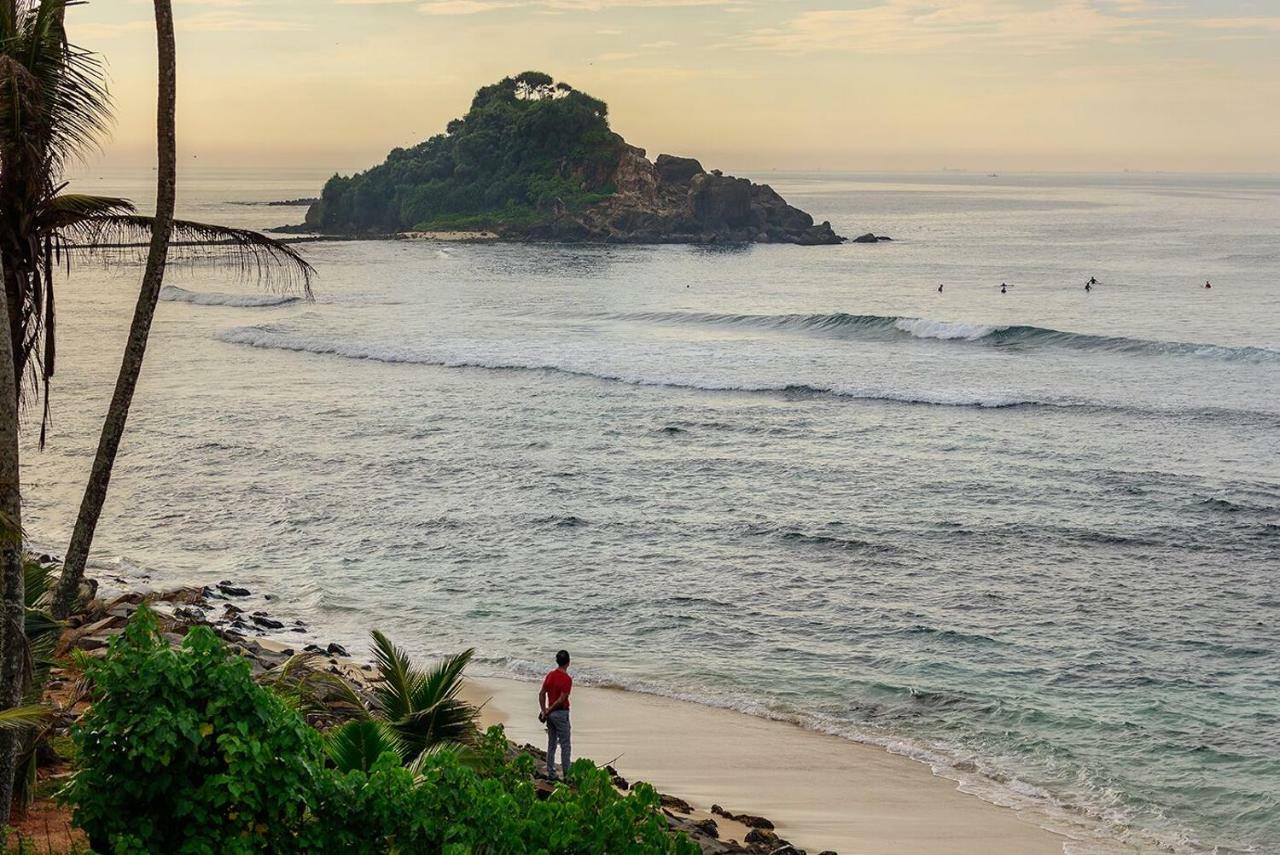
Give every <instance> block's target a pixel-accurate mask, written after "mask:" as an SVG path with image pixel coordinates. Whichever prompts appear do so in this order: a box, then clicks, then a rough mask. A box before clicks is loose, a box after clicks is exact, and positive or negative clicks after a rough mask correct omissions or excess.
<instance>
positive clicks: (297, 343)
mask: <svg viewBox="0 0 1280 855" xmlns="http://www.w3.org/2000/svg"><path fill="white" fill-rule="evenodd" d="M217 338H218V340H219V341H224V342H227V343H229V344H243V345H248V346H249V347H257V348H263V349H267V350H290V351H295V352H298V353H315V354H322V355H331V356H341V357H344V358H347V359H365V360H368V361H370V362H385V363H390V364H409V365H435V366H441V367H444V368H475V369H485V370H490V371H540V372H552V373H556V374H563V375H568V376H573V377H586V378H591V379H596V380H606V381H610V382H616V383H627V384H630V385H633V386H658V387H666V388H674V389H693V390H700V391H706V392H762V393H773V394H781V395H786V396H788V397H792V398H806V397H835V398H849V399H857V400H867V401H894V402H899V403H906V404H931V405H935V406H947V407H977V408H984V409H986V408H996V409H1002V408H1007V407H1024V406H1054V407H1078V406H1091V405H1093V402H1090V401H1083V400H1074V399H1070V398H1065V397H1064V398H1061V399H1055V400H1038V399H1034V398H1028V397H1022V396H1018V395H1000V394H985V393H972V392H941V391H918V390H899V389H892V388H882V387H874V386H868V387H858V386H852V385H842V384H834V385H830V386H827V385H810V384H808V383H750V382H745V383H735V382H721V381H715V380H710V379H704V378H697V377H689V376H669V377H654V376H646V375H644V374H639V373H636V374H632V373H625V372H617V373H613V372H608V371H598V370H586V369H582V368H575V367H573V366H569V365H559V364H556V363H555V362H553V361H547V362H517V361H508V360H502V359H495V360H484V359H476V358H454V357H450V356H448V355H446V354H442V353H432V352H426V351H418V350H413V349H411V348H405V347H393V346H386V345H377V344H371V343H365V342H358V341H344V340H341V339H336V338H324V337H319V336H303V335H295V334H290V333H287V332H282V331H280V330H278V329H273V328H272V327H270V326H249V327H235V328H233V329H229V330H225V331H223V332H220V333H218V334H217Z"/></svg>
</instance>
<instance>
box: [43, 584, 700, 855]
mask: <svg viewBox="0 0 1280 855" xmlns="http://www.w3.org/2000/svg"><path fill="white" fill-rule="evenodd" d="M376 638H378V639H379V641H380V644H381V646H380V649H379V656H380V658H382V659H384V660H385V661H383V662H382V665H383V667H384V669H386V670H387V672H388V680H387V682H388V683H394V684H395V685H394V686H384V687H383V690H382V691H383V692H384V693H387V692H391V693H394V694H393V695H389V696H386V697H385V698H384V699H383V701H382V703H383V705H384V706H385V708H386V709H387V710H388V711H392V712H397V713H400V714H402V718H403V717H404V716H410V717H411V716H412V712H413V707H412V704H411V699H412V698H413V697H414V696H416V695H420V694H421V693H422V692H424V691H425V689H423V685H426V684H431V683H432V682H433V681H435V682H436V683H437V684H438V686H448V685H452V684H453V683H454V682H455V680H454V677H456V675H458V674H460V673H461V668H462V667H463V666H465V664H466V661H465V660H466V657H465V656H464V657H455V658H454V659H453V660H446V661H445V662H444V663H442V664H441V665H440V666H438V667H437V668H435V669H433V670H432V671H428V672H419V671H417V670H416V669H414V668H413V667H412V666H411V665H409V664H408V660H407V659H405V658H404V656H403V653H401V652H400V651H398V650H396V649H395V648H394V647H393V646H392V645H390V644H389V643H388V642H386V640H385V638H382V637H381V636H376ZM457 660H461V661H457ZM88 676H89V677H90V678H91V679H92V680H93V682H94V686H95V689H96V693H97V699H96V702H95V704H94V706H93V708H92V710H91V711H90V712H89V713H87V714H86V715H85V717H84V719H83V720H82V721H81V723H80V725H78V726H77V727H76V728H75V730H74V732H73V737H74V739H75V743H76V748H77V751H78V755H77V756H78V760H79V763H80V769H79V771H78V772H77V774H76V776H75V778H74V779H73V781H72V783H71V784H70V785H69V786H68V788H67V790H66V791H65V793H64V797H65V798H66V799H68V800H69V801H71V802H72V803H73V804H74V805H75V822H76V824H77V825H79V826H80V827H81V828H83V829H84V830H85V831H86V832H87V833H88V835H89V839H90V843H91V845H92V846H93V848H94V849H95V850H96V851H99V852H104V853H105V852H115V853H141V852H176V853H214V852H218V853H222V852H229V853H246V852H255V851H278V852H344V853H347V852H350V853H377V855H382V853H387V855H390V853H400V852H438V853H456V855H463V853H473V852H491V853H510V855H523V853H528V855H535V854H536V855H576V853H588V852H591V853H594V852H608V853H612V855H650V853H657V855H663V853H667V854H668V855H697V853H699V851H700V850H699V848H698V846H697V844H695V843H693V842H691V841H689V840H688V839H687V838H685V837H684V836H673V835H671V834H670V833H669V832H668V830H667V825H666V820H665V818H664V817H663V815H662V812H661V809H660V805H659V799H658V795H657V793H656V792H655V791H654V790H653V788H651V787H648V786H646V785H644V784H637V785H636V786H635V787H634V788H633V790H632V791H631V792H629V793H628V794H627V795H625V796H624V795H621V794H619V793H618V792H617V791H616V790H615V789H614V788H613V786H612V785H611V783H610V779H609V776H608V775H607V774H606V773H605V772H604V771H603V770H601V769H597V768H596V767H595V766H593V765H592V764H591V762H590V761H587V760H579V761H577V762H576V763H574V765H573V768H572V770H571V773H570V777H571V780H572V781H573V786H572V787H566V786H563V785H561V786H558V787H556V789H555V791H554V792H553V793H551V795H550V796H549V797H548V798H546V799H539V798H538V795H537V793H536V791H535V789H534V786H533V782H532V779H533V769H534V761H533V758H532V757H530V756H529V755H528V754H524V753H516V754H514V755H513V753H512V752H511V750H510V746H509V743H508V741H507V739H506V737H505V735H504V733H503V731H502V728H501V727H494V728H491V729H490V730H489V731H488V732H487V733H485V734H484V735H482V736H478V737H476V738H474V739H472V740H471V744H470V745H469V746H467V747H466V748H465V749H463V748H461V747H460V746H458V745H457V743H453V742H437V743H433V744H432V745H431V746H430V747H428V748H427V749H425V750H422V751H420V752H419V753H418V754H417V755H416V759H415V760H414V762H413V763H411V764H410V765H408V766H406V765H404V758H403V751H402V745H401V738H400V736H399V734H398V733H397V732H396V731H395V729H394V726H393V724H392V723H391V722H389V721H379V720H372V719H360V720H356V721H352V722H348V723H347V724H345V725H343V726H342V727H340V728H338V729H337V730H335V731H334V732H333V733H331V734H330V736H329V738H328V739H327V740H326V742H325V748H326V749H327V750H322V747H321V739H320V738H319V735H318V734H317V733H316V732H315V731H313V730H311V729H310V728H309V727H308V726H307V725H306V724H305V723H304V722H303V720H302V718H301V716H300V715H299V713H298V712H297V711H295V710H294V709H293V708H291V707H290V706H288V705H287V704H286V703H285V702H284V701H283V700H281V699H280V698H278V697H276V696H275V695H273V694H272V693H271V692H269V691H268V690H266V689H264V688H262V687H261V686H259V685H257V684H256V683H255V682H254V681H253V680H252V678H251V677H250V674H249V666H248V663H247V662H246V661H244V660H243V659H240V658H237V657H233V656H231V655H230V654H229V653H228V651H227V650H226V648H225V647H224V646H223V645H222V644H221V643H220V642H219V641H218V640H217V639H216V638H215V637H214V636H213V635H212V633H210V632H209V631H207V630H206V629H204V628H202V627H197V628H194V629H192V630H191V632H190V634H189V635H188V636H187V638H186V639H185V641H184V642H183V644H182V646H181V648H179V649H177V650H173V649H171V648H170V647H169V645H168V644H167V643H165V641H164V640H163V639H162V638H161V637H160V636H159V634H158V632H157V629H156V620H155V616H154V614H152V613H151V612H150V611H148V610H147V609H146V608H142V609H139V610H138V613H137V614H136V615H135V616H134V618H133V620H132V621H131V622H130V624H129V626H128V628H127V629H126V631H125V633H124V635H122V636H121V637H119V638H117V639H114V640H113V641H112V642H111V645H110V647H109V649H108V652H107V655H106V657H105V658H104V659H102V660H101V661H100V662H94V663H91V664H90V665H89V666H88ZM440 694H441V693H440V692H438V691H437V692H436V695H437V696H439V695H440ZM444 694H445V695H447V692H446V693H444ZM401 702H405V703H403V705H402V706H401V707H397V706H396V704H400V703H401ZM326 760H328V763H326Z"/></svg>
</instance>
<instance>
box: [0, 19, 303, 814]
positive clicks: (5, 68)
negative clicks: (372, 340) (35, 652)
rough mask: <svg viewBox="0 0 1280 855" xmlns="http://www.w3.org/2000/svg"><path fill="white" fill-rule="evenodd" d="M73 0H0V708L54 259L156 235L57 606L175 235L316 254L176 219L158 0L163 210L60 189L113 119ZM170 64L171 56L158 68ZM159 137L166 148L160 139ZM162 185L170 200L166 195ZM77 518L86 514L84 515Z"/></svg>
mask: <svg viewBox="0 0 1280 855" xmlns="http://www.w3.org/2000/svg"><path fill="white" fill-rule="evenodd" d="M78 3H79V0H0V273H2V274H3V286H4V287H3V288H2V289H0V292H2V293H0V318H7V319H8V322H9V324H8V327H9V328H8V333H9V334H8V335H3V334H2V333H0V587H2V591H0V620H2V621H3V625H0V644H2V645H3V647H2V649H0V710H4V709H6V708H10V707H13V706H15V705H17V704H18V703H19V700H20V699H21V697H22V694H23V682H24V681H23V679H22V665H23V662H24V659H25V657H26V655H27V652H26V640H25V638H24V637H23V631H22V620H21V616H22V603H23V600H24V592H23V580H22V570H21V568H22V554H21V553H22V516H21V483H20V480H19V466H18V463H19V456H18V429H19V424H20V417H21V413H22V410H23V408H24V405H25V403H27V399H28V398H29V397H30V396H31V393H32V392H34V393H35V394H36V396H37V397H43V403H44V408H43V411H42V416H41V420H40V442H41V444H42V445H43V443H44V440H45V427H46V425H47V416H48V412H49V383H50V379H51V378H52V377H53V373H54V367H55V357H56V348H55V344H56V340H55V328H56V318H55V300H54V281H55V280H54V272H55V269H56V267H57V266H58V265H60V264H65V265H67V266H68V268H69V266H70V261H71V259H72V258H73V257H74V256H75V255H77V254H79V253H85V252H88V253H92V252H95V251H104V250H108V249H110V250H118V249H121V248H122V247H123V248H124V249H126V250H127V249H129V248H130V247H133V246H136V245H137V241H139V240H140V239H143V238H150V240H151V244H150V247H149V251H148V255H147V267H146V272H145V274H144V281H143V289H142V294H141V295H140V298H139V302H138V309H137V311H136V312H135V317H134V322H133V326H132V328H131V331H130V336H129V342H128V345H127V347H126V352H125V358H124V361H123V364H122V365H121V372H120V380H119V381H118V382H117V386H116V394H115V396H114V397H113V399H112V407H111V411H110V412H109V414H108V418H107V424H106V425H104V428H103V436H102V442H101V443H100V447H99V454H98V457H97V459H95V463H94V469H93V477H92V479H91V481H90V484H89V486H88V488H87V490H86V498H85V502H84V505H83V506H82V508H81V514H80V520H78V522H77V526H76V535H75V537H74V538H73V543H72V546H73V547H74V549H73V550H70V551H71V552H72V553H73V555H75V556H80V557H79V558H76V559H75V560H73V561H71V562H68V566H67V568H66V571H65V572H64V574H63V579H62V582H61V584H60V585H59V588H58V595H57V596H56V597H55V602H54V611H55V614H66V613H67V611H68V610H69V608H70V604H71V603H73V602H74V599H75V595H76V593H77V592H78V589H79V584H80V579H81V576H82V575H83V570H84V558H85V557H87V555H88V551H89V542H90V541H91V539H92V536H93V530H94V527H95V525H96V522H97V516H98V513H99V512H100V511H101V508H102V502H103V501H104V500H105V497H106V488H107V483H108V481H109V479H110V473H111V465H112V463H113V462H114V457H115V451H116V449H117V448H118V446H119V441H120V436H121V434H122V432H123V430H124V425H125V420H126V418H127V416H128V408H129V404H130V403H131V400H132V395H133V389H134V387H135V386H136V382H137V376H138V372H139V371H140V370H141V364H142V355H143V353H144V351H145V347H146V338H147V332H148V331H149V329H150V323H151V318H152V317H153V315H154V311H155V303H156V299H157V296H158V292H159V288H160V279H161V277H162V276H163V272H164V266H165V262H166V260H167V255H168V246H169V241H170V239H171V238H176V239H177V240H178V241H181V243H182V244H184V245H197V246H203V247H210V246H217V247H218V250H219V251H229V252H230V256H231V258H232V259H233V260H234V262H235V263H238V265H239V268H240V271H241V272H242V273H248V274H251V275H256V276H257V277H258V278H259V279H265V278H269V277H270V276H271V275H272V273H273V272H275V271H276V270H282V271H283V272H284V275H285V277H286V284H294V283H296V282H297V281H299V280H300V281H301V283H302V286H303V289H304V291H306V293H307V294H308V295H309V294H310V287H309V285H310V274H311V268H310V267H309V266H308V265H307V264H306V262H305V261H303V260H302V258H301V257H300V256H299V255H298V254H297V253H296V252H295V251H294V250H292V249H291V248H289V247H287V246H284V245H282V244H279V243H277V242H275V241H272V240H270V239H268V238H266V237H263V236H262V235H259V234H256V233H254V232H249V231H245V230H239V229H225V228H222V227H218V226H211V225H207V224H202V223H191V222H185V221H174V220H173V219H172V212H173V202H172V197H173V194H174V190H175V184H176V180H175V179H174V177H173V168H172V164H173V158H174V154H173V139H174V130H173V127H174V115H173V112H174V110H173V105H174V101H175V90H176V78H175V75H174V73H173V66H174V64H175V63H174V62H173V53H174V46H173V35H172V29H173V27H172V13H171V10H170V6H169V3H168V0H156V19H157V35H158V40H159V47H160V68H161V75H160V79H161V85H160V96H159V101H160V105H159V110H158V125H159V127H158V131H159V139H160V148H161V152H160V162H161V165H162V167H163V165H164V164H165V161H166V158H167V159H168V161H169V164H170V168H169V170H168V175H169V177H168V178H167V179H166V177H165V175H166V170H165V169H164V168H162V169H161V177H160V187H159V194H158V200H157V209H158V210H157V213H158V215H163V216H158V217H157V218H154V219H153V218H150V217H143V216H139V215H138V214H137V213H136V212H135V210H134V208H133V206H132V204H130V203H129V201H128V200H126V199H117V198H109V197H100V196H88V195H84V194H72V193H66V192H64V191H65V190H66V184H65V182H62V181H61V175H62V174H63V169H64V167H65V165H66V164H67V163H68V162H69V161H70V160H72V159H74V158H75V157H77V156H80V155H82V154H84V153H85V152H87V151H88V150H91V149H93V148H94V147H95V146H96V144H97V142H98V140H99V139H100V138H101V135H102V133H103V131H104V130H105V128H106V126H107V123H108V122H109V119H110V101H109V98H108V95H107V89H106V86H105V83H104V77H103V68H102V64H101V61H100V59H99V58H98V57H97V56H96V55H95V54H93V53H91V52H89V51H86V50H83V49H81V48H79V47H76V46H75V45H72V44H71V43H70V42H69V41H68V39H67V35H66V30H65V27H64V23H65V17H66V10H67V8H68V7H69V6H74V5H78ZM166 65H167V66H168V70H167V71H166ZM166 146H167V151H166ZM166 184H167V192H168V194H169V202H168V203H167V208H168V212H167V214H165V210H164V209H165V207H166V203H165V202H164V199H163V196H164V194H165V192H166ZM82 523H83V524H82ZM15 747H16V745H15V740H14V736H13V732H12V731H5V730H0V822H3V821H4V820H7V818H8V814H9V805H10V802H11V796H12V784H13V766H14V762H15Z"/></svg>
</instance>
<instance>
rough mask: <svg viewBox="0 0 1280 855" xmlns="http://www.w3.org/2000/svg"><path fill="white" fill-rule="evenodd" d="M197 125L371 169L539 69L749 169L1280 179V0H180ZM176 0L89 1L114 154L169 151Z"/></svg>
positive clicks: (270, 162) (115, 157)
mask: <svg viewBox="0 0 1280 855" xmlns="http://www.w3.org/2000/svg"><path fill="white" fill-rule="evenodd" d="M174 5H175V13H176V17H177V22H178V23H177V26H178V34H177V35H178V55H179V80H178V83H179V144H180V147H181V149H182V153H183V156H184V157H186V158H191V159H192V160H198V161H199V162H200V163H201V164H208V165H213V166H237V165H238V166H286V165H290V166H298V167H307V168H317V169H325V170H328V169H332V170H334V171H343V172H346V171H350V170H352V169H358V168H364V167H367V166H370V165H373V164H375V163H378V162H380V161H381V160H382V159H383V157H384V156H385V155H386V153H387V151H389V150H390V149H391V148H393V147H396V146H405V145H412V144H414V143H417V142H420V141H421V140H423V139H426V138H427V137H429V136H431V135H432V134H435V133H438V132H440V131H442V130H443V129H444V126H445V124H446V123H447V122H448V121H449V120H450V119H452V118H454V117H457V116H460V115H462V114H463V113H464V112H465V111H466V109H467V105H468V104H469V102H470V100H471V96H472V94H473V93H474V92H475V90H476V89H477V88H479V87H480V86H483V85H486V84H488V83H492V82H494V81H496V80H499V79H501V78H502V77H505V76H507V75H510V74H516V73H519V72H521V71H526V70H531V69H532V70H538V71H544V72H546V73H548V74H550V75H552V76H553V77H555V78H556V79H557V80H563V81H565V82H568V83H570V84H571V85H573V86H575V87H576V88H578V89H582V90H584V91H586V92H589V93H590V94H592V95H594V96H596V97H598V98H601V99H603V100H605V101H607V102H608V103H609V106H610V120H611V123H612V125H613V128H614V130H616V131H618V132H619V133H621V134H622V135H623V136H624V137H626V139H627V141H628V142H630V143H632V144H634V145H638V146H641V147H643V148H645V149H646V150H647V151H648V153H649V155H650V156H651V157H652V156H656V155H657V154H658V153H659V152H669V153H673V154H680V155H688V156H694V157H698V158H699V159H701V160H702V162H703V164H704V165H705V166H707V167H708V168H712V167H721V168H725V169H729V170H732V169H739V170H748V169H749V170H754V171H759V170H769V169H779V170H832V171H837V170H839V171H895V170H907V171H932V170H939V169H972V170H1006V171H1119V170H1125V169H1132V170H1152V171H1154V170H1164V171H1192V172H1273V173H1277V172H1280V145H1277V142H1278V141H1280V0H844V2H841V0H174ZM151 9H152V6H151V2H150V0H91V2H90V3H88V4H87V5H84V6H78V7H74V8H72V9H71V10H70V12H69V13H68V21H67V25H68V32H69V34H70V37H71V39H72V41H73V42H75V43H76V44H78V45H80V46H82V47H85V48H89V49H92V50H95V51H97V52H100V53H101V54H102V55H103V56H104V57H105V59H106V61H107V65H108V68H109V74H110V84H111V90H112V93H113V96H114V99H115V104H116V113H117V123H116V127H115V129H114V131H113V134H112V138H111V140H110V141H109V142H108V143H107V145H106V147H105V152H106V153H105V155H104V162H103V163H104V165H126V164H131V163H139V164H140V163H145V162H148V161H149V160H150V159H151V158H152V154H151V152H152V151H153V150H154V130H153V129H154V110H155V106H154V104H155V94H154V87H155V59H154V54H155V48H154V24H153V20H152V18H151V17H150V16H151Z"/></svg>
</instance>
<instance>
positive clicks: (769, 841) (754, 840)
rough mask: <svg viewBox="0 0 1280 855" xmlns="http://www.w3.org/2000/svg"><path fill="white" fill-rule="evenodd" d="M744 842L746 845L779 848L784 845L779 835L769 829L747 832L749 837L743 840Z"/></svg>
mask: <svg viewBox="0 0 1280 855" xmlns="http://www.w3.org/2000/svg"><path fill="white" fill-rule="evenodd" d="M742 840H743V842H745V843H750V844H755V845H764V846H769V847H773V846H778V845H780V844H781V843H782V841H781V840H780V839H779V838H778V835H776V834H774V833H773V832H772V831H770V830H769V829H767V828H753V829H751V830H750V831H748V832H747V836H746V837H744V838H742ZM770 851H772V850H770Z"/></svg>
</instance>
